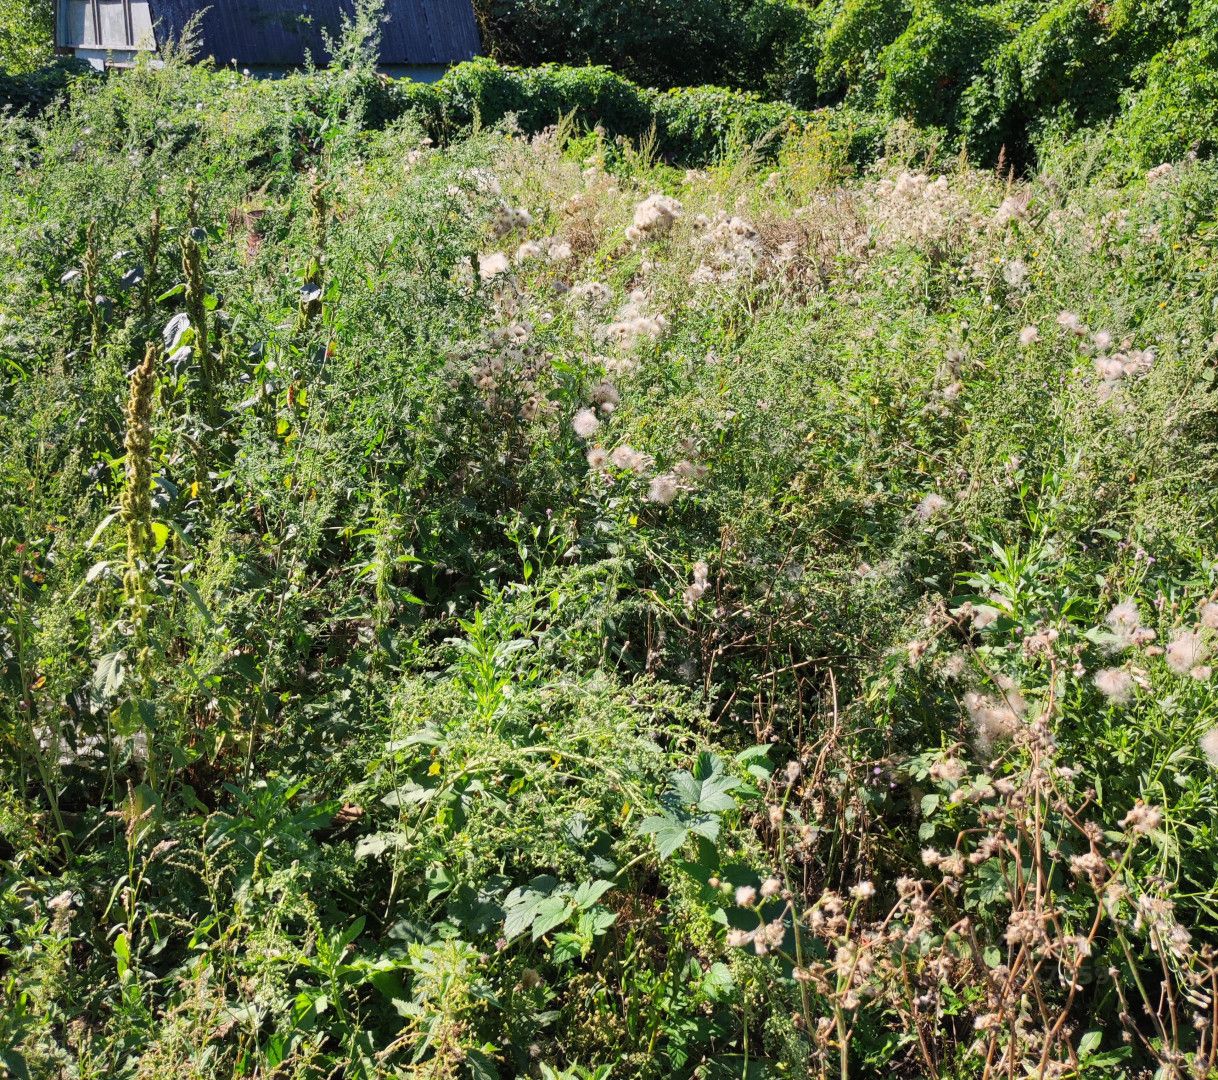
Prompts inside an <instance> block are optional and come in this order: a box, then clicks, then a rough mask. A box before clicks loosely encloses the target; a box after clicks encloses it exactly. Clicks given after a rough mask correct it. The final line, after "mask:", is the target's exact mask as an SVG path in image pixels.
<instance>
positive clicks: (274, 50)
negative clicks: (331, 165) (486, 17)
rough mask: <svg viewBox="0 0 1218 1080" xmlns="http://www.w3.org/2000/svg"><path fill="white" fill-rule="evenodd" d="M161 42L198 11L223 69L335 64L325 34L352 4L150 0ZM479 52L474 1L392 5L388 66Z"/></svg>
mask: <svg viewBox="0 0 1218 1080" xmlns="http://www.w3.org/2000/svg"><path fill="white" fill-rule="evenodd" d="M150 7H151V9H152V18H153V20H154V22H155V23H156V24H157V41H158V43H159V44H160V43H164V42H165V41H166V40H176V39H177V38H179V37H181V35H182V31H183V30H184V29H185V27H186V24H187V23H188V22H189V21H190V19H191V18H192V17H193V16H194V15H195V14H196V13H197V12H199V11H203V17H202V20H201V22H200V24H199V35H198V38H199V45H200V52H201V55H202V56H205V57H206V56H211V57H213V58H214V59H215V61H216V63H217V64H221V65H223V64H227V63H229V62H230V61H232V60H236V61H237V63H238V64H240V65H251V64H266V65H272V66H278V65H285V66H290V65H293V64H301V63H303V62H304V59H305V54H306V52H307V53H308V54H309V55H311V56H312V57H313V59H314V60H315V61H316V62H317V63H318V64H323V63H325V62H326V60H327V59H328V58H329V57H328V54H327V52H326V47H325V42H324V41H323V39H322V31H323V30H325V31H326V32H327V33H328V34H329V35H330V37H331V38H337V37H338V35H339V33H340V31H341V27H342V15H343V14H346V15H347V16H351V15H352V13H353V7H354V5H353V2H352V0H150ZM477 52H478V28H477V25H476V24H475V22H474V9H473V5H472V3H471V0H386V2H385V22H384V23H383V25H382V26H381V63H382V64H448V63H453V62H455V61H457V60H468V59H469V58H470V57H471V56H474V55H475V54H476V53H477Z"/></svg>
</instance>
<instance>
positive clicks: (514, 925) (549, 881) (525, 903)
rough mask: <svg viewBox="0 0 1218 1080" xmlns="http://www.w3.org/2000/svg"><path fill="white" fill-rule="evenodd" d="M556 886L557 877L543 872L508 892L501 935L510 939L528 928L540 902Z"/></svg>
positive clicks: (546, 898) (534, 917) (548, 895)
mask: <svg viewBox="0 0 1218 1080" xmlns="http://www.w3.org/2000/svg"><path fill="white" fill-rule="evenodd" d="M557 888H558V881H557V879H556V878H553V877H550V876H549V875H548V874H543V875H542V876H540V877H535V878H534V879H533V880H532V881H530V882H529V884H528V885H525V886H522V887H520V888H516V889H513V890H512V891H511V892H510V893H508V896H507V900H505V901H504V904H503V909H504V918H503V936H504V937H505V938H507V939H508V941H512V940H513V939H515V938H518V937H520V935H521V934H523V933H524V932H525V931H526V930H528V929H529V928H530V927H531V926H532V925H533V921H534V919H536V917H537V914H538V911H539V910H540V908H541V905H542V903H544V902H545V901H546V900H548V899H549V898H550V896H551V894H552V893H553V892H554V891H555V890H556V889H557ZM563 902H564V903H565V901H563Z"/></svg>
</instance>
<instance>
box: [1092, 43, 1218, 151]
mask: <svg viewBox="0 0 1218 1080" xmlns="http://www.w3.org/2000/svg"><path fill="white" fill-rule="evenodd" d="M1115 136H1116V138H1117V139H1118V140H1119V142H1120V143H1121V145H1122V146H1123V147H1124V148H1125V151H1126V152H1127V153H1128V154H1129V156H1130V157H1131V158H1132V159H1133V160H1135V161H1138V162H1140V163H1141V164H1143V165H1145V166H1148V167H1150V166H1154V165H1158V164H1159V163H1161V162H1165V161H1178V160H1180V158H1181V157H1183V156H1184V155H1185V154H1186V153H1188V152H1190V151H1195V152H1196V153H1198V154H1201V155H1205V156H1212V155H1214V154H1216V153H1218V45H1215V44H1212V43H1210V42H1207V41H1205V40H1203V39H1201V38H1190V39H1188V40H1185V41H1181V42H1179V43H1178V44H1177V45H1174V46H1172V47H1171V48H1169V49H1167V50H1165V51H1164V52H1162V53H1160V54H1159V55H1158V56H1156V57H1155V59H1154V60H1153V61H1152V62H1151V64H1150V67H1149V69H1148V72H1147V77H1146V86H1145V87H1144V88H1143V89H1141V90H1139V91H1136V92H1134V93H1132V94H1131V95H1130V97H1129V101H1128V105H1127V107H1126V110H1125V112H1124V114H1123V115H1122V116H1121V118H1120V119H1119V120H1118V121H1117V124H1116V128H1115Z"/></svg>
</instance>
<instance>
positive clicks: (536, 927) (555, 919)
mask: <svg viewBox="0 0 1218 1080" xmlns="http://www.w3.org/2000/svg"><path fill="white" fill-rule="evenodd" d="M574 911H575V906H574V905H573V904H572V903H571V901H570V900H568V899H567V898H566V897H565V896H547V897H546V898H545V899H544V900H542V901H541V903H540V904H538V905H537V909H536V911H535V913H534V915H533V940H534V941H536V940H537V939H538V938H540V937H544V936H545V935H546V934H548V933H549V932H550V931H551V930H553V929H555V927H559V926H562V924H563V923H565V922H566V921H567V920H568V919H569V918H570V917H571V915H572V914H573V913H574Z"/></svg>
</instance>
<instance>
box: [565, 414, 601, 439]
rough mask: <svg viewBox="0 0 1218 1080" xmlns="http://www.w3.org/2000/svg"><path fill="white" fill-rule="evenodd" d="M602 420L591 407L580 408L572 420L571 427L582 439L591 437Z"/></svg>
mask: <svg viewBox="0 0 1218 1080" xmlns="http://www.w3.org/2000/svg"><path fill="white" fill-rule="evenodd" d="M600 426H601V422H600V421H599V420H598V419H597V418H596V413H594V412H593V411H592V410H591V409H580V410H579V412H577V413H576V414H575V417H574V419H572V421H571V427H572V429H573V430H574V431H575V434H576V435H578V436H579V437H580V438H581V439H588V438H591V437H592V435H593V434H594V433H595V432H596V429H597V428H598V427H600Z"/></svg>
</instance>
